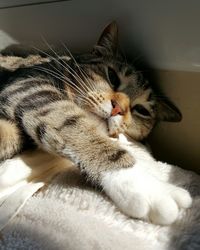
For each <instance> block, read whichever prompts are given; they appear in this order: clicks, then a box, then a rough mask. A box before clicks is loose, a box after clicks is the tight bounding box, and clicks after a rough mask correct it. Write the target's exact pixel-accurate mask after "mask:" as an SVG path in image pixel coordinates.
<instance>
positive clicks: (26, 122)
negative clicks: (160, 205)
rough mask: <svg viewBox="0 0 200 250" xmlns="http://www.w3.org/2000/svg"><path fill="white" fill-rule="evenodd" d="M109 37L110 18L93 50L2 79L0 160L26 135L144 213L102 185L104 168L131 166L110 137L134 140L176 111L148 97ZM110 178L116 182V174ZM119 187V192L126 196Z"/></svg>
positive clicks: (106, 183)
mask: <svg viewBox="0 0 200 250" xmlns="http://www.w3.org/2000/svg"><path fill="white" fill-rule="evenodd" d="M116 39H117V28H116V24H114V23H113V24H111V25H110V26H108V27H107V28H106V29H105V30H104V32H103V34H102V36H101V37H100V40H99V43H98V44H97V46H95V49H94V51H93V53H87V54H83V55H81V56H78V57H76V58H75V59H73V58H71V59H70V60H69V59H65V58H57V59H53V58H51V60H50V62H49V63H44V64H42V65H40V66H38V67H37V66H36V67H27V68H24V69H18V70H16V71H14V72H13V73H11V74H10V75H9V77H8V79H6V80H5V79H4V80H5V81H4V84H3V85H2V89H1V92H0V103H1V110H0V138H1V144H0V160H5V159H7V158H10V157H12V156H14V155H15V154H17V153H18V152H20V151H21V150H22V149H23V147H24V145H26V143H27V141H30V142H31V143H33V144H36V145H37V146H39V147H41V148H43V149H44V150H46V151H49V152H51V153H53V154H58V155H61V156H64V157H67V158H70V159H72V161H73V162H74V163H75V164H77V165H79V167H80V169H81V171H83V172H85V173H86V174H87V176H88V178H89V179H90V180H91V181H93V182H94V183H95V184H97V183H99V184H101V185H102V186H103V188H104V189H105V191H106V193H107V194H108V195H109V196H110V197H111V198H112V199H113V200H114V201H116V203H117V204H118V205H119V207H121V208H122V210H123V211H124V212H126V213H127V214H129V215H131V216H133V217H140V218H145V216H146V215H145V216H144V215H139V214H138V213H137V212H134V209H133V211H132V209H131V207H130V211H128V210H127V209H128V208H129V205H128V204H125V205H124V206H121V205H120V201H118V198H117V199H116V198H114V197H115V195H114V194H113V191H112V188H114V186H116V185H118V184H116V183H115V184H114V185H113V187H112V186H110V184H109V183H112V180H111V179H112V177H110V176H112V174H110V173H113V171H114V172H115V171H116V173H117V172H118V171H119V172H120V171H123V169H127V168H128V169H132V168H134V163H135V159H134V153H130V152H129V150H128V149H127V148H126V147H125V146H124V145H122V144H121V143H120V142H118V141H113V140H112V139H111V138H110V136H112V137H116V136H118V135H119V134H120V133H124V134H127V135H128V136H130V137H131V138H133V139H136V140H141V139H143V138H145V137H146V136H147V135H148V134H149V132H150V131H151V129H152V128H153V126H154V124H155V122H156V120H159V119H160V120H172V121H176V120H177V121H178V120H180V113H179V112H178V110H177V109H176V108H175V107H173V105H171V104H170V105H169V104H167V103H166V102H165V103H164V102H160V101H159V100H158V99H156V98H155V96H154V94H153V90H152V88H151V86H150V85H149V83H148V82H147V81H145V80H144V79H141V75H140V74H138V73H137V72H135V70H134V68H133V67H132V66H131V65H129V64H127V63H125V62H124V60H123V58H122V57H120V55H119V54H118V52H117V47H116ZM169 111H170V112H169ZM107 173H108V175H107ZM128 175H129V174H128ZM131 175H132V174H130V176H131ZM109 178H111V179H109ZM115 179H116V178H115ZM108 180H109V181H108ZM117 180H118V181H117V183H119V185H120V182H121V181H120V177H119V178H118V177H117ZM130 186H131V185H130ZM115 189H116V190H117V187H115V188H114V189H113V190H115ZM125 190H126V188H124V191H123V190H121V191H120V192H124V195H126V192H125ZM131 195H132V194H131ZM127 196H129V192H128V191H127ZM133 200H134V198H133ZM138 204H140V203H138ZM182 207H187V205H184V206H182ZM154 217H155V216H154ZM161 217H162V218H163V216H161ZM175 219H176V216H175V218H174V219H173V220H172V221H174V220H175ZM153 221H154V222H156V223H163V224H164V223H165V221H166V220H164V221H163V220H162V219H160V220H159V219H158V217H157V218H156V219H153ZM172 221H171V220H170V223H171V222H172ZM167 223H169V222H168V221H167Z"/></svg>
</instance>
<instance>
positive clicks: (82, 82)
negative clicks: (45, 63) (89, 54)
mask: <svg viewBox="0 0 200 250" xmlns="http://www.w3.org/2000/svg"><path fill="white" fill-rule="evenodd" d="M45 43H46V45H47V46H48V48H49V49H50V50H51V51H52V52H53V53H54V54H55V55H56V56H57V57H58V58H59V59H60V60H61V61H62V62H63V63H64V64H65V65H63V64H62V63H61V62H60V61H59V60H58V59H57V58H56V57H52V56H51V55H50V54H48V53H47V52H44V51H41V50H40V49H38V50H39V51H40V52H41V53H44V54H45V55H47V56H49V57H50V58H51V59H53V60H55V61H56V62H57V63H58V64H60V65H61V66H62V67H63V68H64V69H65V70H67V72H69V73H70V74H71V75H72V76H73V77H74V78H75V79H76V80H77V82H78V83H79V84H80V85H81V86H82V87H83V88H84V89H85V91H90V89H89V88H88V86H87V85H86V84H85V82H84V81H83V80H82V79H81V78H80V76H79V75H78V74H77V73H76V72H75V70H73V69H72V68H71V67H70V65H68V64H67V63H66V62H65V61H64V60H63V59H62V58H60V57H59V56H58V55H57V53H56V51H54V50H53V49H52V47H51V46H50V45H49V44H48V42H47V41H45ZM36 49H37V48H36ZM49 65H50V66H51V67H52V68H54V69H55V70H56V71H57V72H58V71H59V70H58V69H57V68H56V67H54V66H53V65H51V64H49ZM65 66H67V67H68V68H66V67H65ZM69 68H71V70H73V71H74V72H75V73H76V75H77V77H78V78H79V79H80V80H81V82H80V81H79V80H78V79H77V77H76V76H75V75H74V74H73V73H72V72H71V71H70V70H69ZM59 73H61V74H62V75H64V74H63V73H62V72H61V71H59ZM83 84H84V86H83ZM85 87H87V89H86V88H85Z"/></svg>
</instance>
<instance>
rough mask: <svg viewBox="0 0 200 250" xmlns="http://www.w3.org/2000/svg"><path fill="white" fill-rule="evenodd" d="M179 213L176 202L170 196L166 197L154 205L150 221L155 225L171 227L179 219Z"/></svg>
mask: <svg viewBox="0 0 200 250" xmlns="http://www.w3.org/2000/svg"><path fill="white" fill-rule="evenodd" d="M178 213H179V209H178V206H177V204H176V202H175V201H174V200H173V199H172V198H171V197H170V196H166V197H165V198H162V199H158V200H156V201H155V202H154V204H152V208H151V211H150V213H149V220H150V221H151V222H152V223H154V224H159V225H170V224H172V223H173V222H174V221H175V220H176V219H177V217H178Z"/></svg>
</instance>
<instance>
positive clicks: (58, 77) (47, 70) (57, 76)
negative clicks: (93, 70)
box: [35, 67, 85, 96]
mask: <svg viewBox="0 0 200 250" xmlns="http://www.w3.org/2000/svg"><path fill="white" fill-rule="evenodd" d="M35 68H36V69H38V70H40V71H42V72H44V73H47V74H50V75H51V76H54V77H56V78H57V79H59V80H61V81H65V82H66V83H70V84H72V85H73V87H74V88H75V90H76V91H78V92H79V94H81V95H83V96H84V95H85V93H84V92H83V91H82V90H81V89H80V88H78V87H77V85H75V84H74V83H73V82H72V81H71V80H70V79H68V78H67V77H66V76H60V75H59V74H58V73H56V72H54V71H52V70H49V69H43V68H41V67H35ZM70 86H71V85H70Z"/></svg>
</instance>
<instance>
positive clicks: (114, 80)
mask: <svg viewBox="0 0 200 250" xmlns="http://www.w3.org/2000/svg"><path fill="white" fill-rule="evenodd" d="M108 77H109V81H110V83H111V84H112V86H113V87H114V89H117V88H119V85H120V79H119V77H118V75H117V73H116V72H115V70H114V69H112V68H111V67H108Z"/></svg>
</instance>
